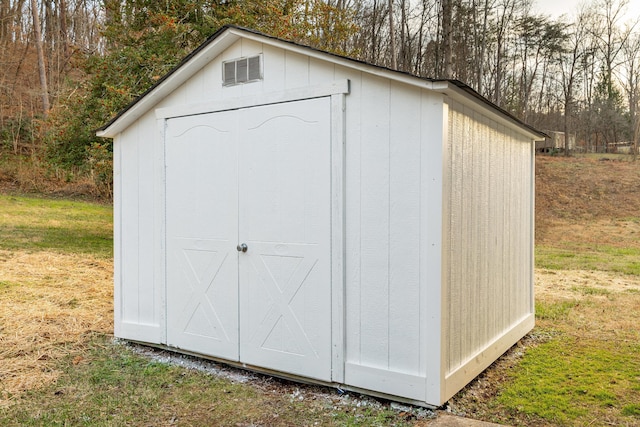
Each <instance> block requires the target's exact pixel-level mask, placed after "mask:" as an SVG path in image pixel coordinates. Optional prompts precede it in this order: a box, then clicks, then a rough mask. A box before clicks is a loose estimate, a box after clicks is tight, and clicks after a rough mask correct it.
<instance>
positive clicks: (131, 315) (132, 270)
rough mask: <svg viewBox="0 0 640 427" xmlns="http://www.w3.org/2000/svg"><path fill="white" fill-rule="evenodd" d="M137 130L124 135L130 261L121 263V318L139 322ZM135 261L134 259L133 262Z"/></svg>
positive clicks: (124, 227) (126, 256)
mask: <svg viewBox="0 0 640 427" xmlns="http://www.w3.org/2000/svg"><path fill="white" fill-rule="evenodd" d="M138 135H139V132H138V129H137V127H136V126H135V125H134V126H133V127H131V128H129V129H128V130H127V132H126V133H124V134H123V135H122V137H121V155H120V164H121V175H120V176H121V182H122V185H121V189H122V192H121V196H120V200H121V206H122V224H121V233H122V234H121V242H122V259H123V260H127V262H124V263H123V265H122V270H121V275H122V301H121V302H120V303H121V307H122V320H123V321H124V322H130V323H139V322H140V307H139V303H140V283H139V282H138V277H139V269H138V267H139V263H138V262H137V260H138V257H139V254H140V249H139V246H140V238H139V236H140V230H139V228H138V227H139V225H140V204H139V200H140V198H139V191H140V187H139V178H140V175H139V171H138V168H139V157H140V155H139V152H138V151H139V148H140V146H139V144H138V142H137V139H138ZM130 260H135V262H130Z"/></svg>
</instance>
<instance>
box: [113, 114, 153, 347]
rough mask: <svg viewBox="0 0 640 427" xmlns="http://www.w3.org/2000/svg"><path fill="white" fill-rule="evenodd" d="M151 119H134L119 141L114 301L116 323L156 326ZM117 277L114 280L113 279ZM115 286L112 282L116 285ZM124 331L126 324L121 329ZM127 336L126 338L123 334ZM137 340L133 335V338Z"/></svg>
mask: <svg viewBox="0 0 640 427" xmlns="http://www.w3.org/2000/svg"><path fill="white" fill-rule="evenodd" d="M156 135H157V130H156V123H155V120H152V119H151V118H149V117H147V118H144V119H141V120H139V121H138V122H136V123H135V124H134V125H133V126H131V127H130V128H129V129H127V131H126V132H124V133H123V134H122V135H121V138H120V139H119V142H118V143H119V150H118V152H119V161H120V168H119V169H120V180H119V185H118V188H117V189H116V190H117V191H118V192H119V194H116V198H117V199H118V201H119V210H120V213H121V215H120V224H119V227H117V229H116V231H117V232H118V233H119V236H117V239H116V240H117V242H119V252H120V255H119V257H118V258H119V259H120V260H121V261H122V262H121V266H120V269H119V280H120V283H119V287H120V292H119V298H120V301H116V304H118V305H119V307H120V309H121V311H120V319H117V321H119V322H121V323H122V324H131V325H145V326H150V327H159V321H160V315H159V313H160V307H159V302H160V288H159V286H158V284H157V271H158V265H159V262H158V261H159V260H158V259H157V255H158V250H157V247H158V245H159V237H160V236H157V232H156V230H157V226H158V224H159V222H160V221H162V214H161V211H160V209H159V206H158V200H157V197H156V195H157V193H158V189H159V186H158V184H159V183H158V181H157V167H156V165H155V163H154V160H155V158H156V157H157V153H156V152H155V150H156V147H155V142H156ZM117 280H118V279H117ZM117 286H118V284H117ZM125 329H126V328H125ZM128 337H130V336H128ZM138 339H139V338H138Z"/></svg>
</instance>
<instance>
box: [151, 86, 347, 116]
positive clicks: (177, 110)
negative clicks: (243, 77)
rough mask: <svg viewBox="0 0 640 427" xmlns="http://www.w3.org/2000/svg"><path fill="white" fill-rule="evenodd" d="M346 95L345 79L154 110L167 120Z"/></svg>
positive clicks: (157, 114)
mask: <svg viewBox="0 0 640 427" xmlns="http://www.w3.org/2000/svg"><path fill="white" fill-rule="evenodd" d="M348 93H349V80H346V79H345V80H338V81H334V82H331V83H326V84H321V85H316V86H308V87H302V88H298V89H288V90H284V91H278V92H270V93H261V94H258V95H252V96H244V97H240V98H231V99H217V100H215V101H208V102H199V103H197V104H190V105H180V106H176V107H166V108H158V109H157V110H156V118H157V119H169V118H175V117H183V116H192V115H196V114H206V113H217V112H219V111H226V110H237V109H239V108H247V107H258V106H261V105H269V104H279V103H283V102H291V101H302V100H304V99H311V98H320V97H325V96H331V95H340V94H348Z"/></svg>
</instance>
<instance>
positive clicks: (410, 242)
mask: <svg viewBox="0 0 640 427" xmlns="http://www.w3.org/2000/svg"><path fill="white" fill-rule="evenodd" d="M389 108H390V111H391V116H390V123H391V124H390V128H389V143H390V158H389V169H390V170H389V180H390V184H389V290H388V299H389V327H388V331H389V332H388V333H389V369H390V370H392V371H395V372H404V373H412V374H418V373H420V327H421V325H420V323H419V322H420V195H421V194H420V187H421V181H420V176H421V173H420V168H421V164H420V160H421V159H420V145H421V140H422V138H421V133H420V132H421V97H420V96H416V93H415V91H414V90H412V89H411V88H407V87H406V86H404V85H400V84H392V87H391V100H390V104H389Z"/></svg>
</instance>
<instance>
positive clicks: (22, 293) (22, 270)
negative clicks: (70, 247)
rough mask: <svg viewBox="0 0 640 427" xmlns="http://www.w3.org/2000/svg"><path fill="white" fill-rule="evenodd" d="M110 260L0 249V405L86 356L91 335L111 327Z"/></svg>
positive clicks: (9, 401)
mask: <svg viewBox="0 0 640 427" xmlns="http://www.w3.org/2000/svg"><path fill="white" fill-rule="evenodd" d="M112 268H113V264H112V261H111V260H105V259H101V258H95V257H92V256H90V255H69V254H58V253H50V252H35V253H27V252H9V251H2V250H0V406H4V405H7V404H10V403H11V401H12V400H14V399H16V398H17V397H19V396H20V395H21V394H22V393H24V392H25V391H27V390H33V389H36V388H38V387H42V386H45V385H47V384H49V383H51V382H53V381H55V380H56V379H57V378H58V376H59V374H60V372H58V371H57V370H56V369H55V366H56V361H58V360H59V359H60V358H64V357H68V356H71V357H74V356H75V359H74V362H75V363H80V362H81V361H82V350H83V347H84V343H85V342H86V341H87V338H88V335H91V334H92V333H95V332H98V333H102V334H109V333H112V331H113V326H112V325H113V286H112V285H111V283H112Z"/></svg>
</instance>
